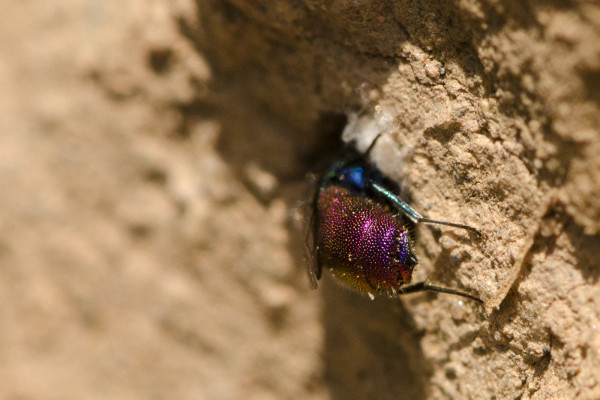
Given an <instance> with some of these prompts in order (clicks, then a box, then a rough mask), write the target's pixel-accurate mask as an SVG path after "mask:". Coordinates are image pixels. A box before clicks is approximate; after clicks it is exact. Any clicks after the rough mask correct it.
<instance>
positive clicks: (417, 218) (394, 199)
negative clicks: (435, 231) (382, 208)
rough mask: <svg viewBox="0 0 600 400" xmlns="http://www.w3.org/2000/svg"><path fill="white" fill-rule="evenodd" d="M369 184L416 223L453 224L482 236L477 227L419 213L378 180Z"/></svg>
mask: <svg viewBox="0 0 600 400" xmlns="http://www.w3.org/2000/svg"><path fill="white" fill-rule="evenodd" d="M368 185H369V187H370V188H371V189H373V190H374V191H375V192H376V193H378V194H379V195H380V196H382V197H384V198H385V199H387V200H389V201H390V202H391V203H392V204H394V205H395V206H396V207H397V208H398V209H399V210H400V211H401V212H402V213H403V214H404V215H406V216H407V217H408V219H410V220H411V221H412V222H414V223H415V224H425V225H446V226H452V227H454V228H460V229H466V230H468V231H471V232H473V233H475V234H477V235H478V236H481V233H479V231H478V230H477V229H475V228H473V227H471V226H468V225H463V224H457V223H454V222H448V221H438V220H436V219H430V218H425V217H423V216H422V215H421V214H419V213H418V212H417V211H416V210H415V209H414V208H412V207H411V206H409V205H408V204H406V203H405V202H404V201H402V200H401V199H400V198H399V197H398V196H396V195H395V194H394V193H392V192H391V191H390V190H388V189H386V188H385V187H383V186H382V185H380V184H378V183H376V182H369V184H368Z"/></svg>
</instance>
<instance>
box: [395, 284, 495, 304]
mask: <svg viewBox="0 0 600 400" xmlns="http://www.w3.org/2000/svg"><path fill="white" fill-rule="evenodd" d="M425 291H428V292H438V293H449V294H455V295H457V296H461V297H466V298H468V299H471V300H475V301H477V302H479V303H483V301H482V300H481V299H480V298H479V297H476V296H474V295H472V294H470V293H467V292H463V291H461V290H456V289H450V288H447V287H443V286H437V285H431V284H429V283H427V282H418V283H413V284H412V285H406V286H402V287H401V288H400V289H397V290H396V292H397V293H398V294H399V295H401V294H408V293H416V292H425Z"/></svg>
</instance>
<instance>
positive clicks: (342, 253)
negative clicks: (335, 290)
mask: <svg viewBox="0 0 600 400" xmlns="http://www.w3.org/2000/svg"><path fill="white" fill-rule="evenodd" d="M380 137H381V134H380V135H378V136H377V137H376V138H375V140H374V141H373V142H372V143H371V145H370V146H369V148H368V149H367V151H366V152H365V153H364V154H360V153H359V152H358V151H357V150H355V149H354V147H353V146H348V148H347V150H346V151H347V153H348V154H347V155H346V156H345V157H344V158H343V159H342V161H338V162H336V163H335V164H334V165H332V166H331V168H330V169H329V170H328V172H327V173H325V174H324V175H323V176H322V178H321V181H320V183H319V187H318V189H317V190H316V192H315V196H314V199H313V204H312V217H311V222H310V224H311V226H310V227H309V229H310V230H311V231H312V241H313V243H312V246H309V253H310V258H311V260H312V262H311V263H309V266H308V276H309V280H310V284H311V287H312V288H316V287H317V282H318V280H319V279H320V278H321V273H322V270H323V269H328V270H329V271H330V272H331V273H332V275H333V276H334V277H335V278H336V279H337V280H338V281H340V282H341V283H343V284H345V285H347V286H349V287H350V288H353V289H355V290H358V291H359V292H363V293H367V294H368V295H369V297H370V298H371V299H374V294H375V293H383V294H388V295H391V296H395V295H402V294H407V293H415V292H421V291H432V292H440V293H450V294H454V295H458V296H462V297H466V298H469V299H472V300H476V301H478V302H481V300H480V299H479V298H478V297H476V296H474V295H472V294H469V293H467V292H463V291H460V290H457V289H451V288H447V287H443V286H438V285H434V284H430V283H427V282H426V281H424V282H418V283H413V284H411V277H412V272H413V269H414V268H415V266H416V265H417V263H418V261H417V258H416V257H415V255H414V252H413V242H414V236H413V235H412V233H411V228H412V227H413V226H415V225H417V224H435V225H446V226H450V227H454V228H460V229H465V230H468V231H470V232H473V233H475V234H476V235H480V234H479V232H478V231H477V230H476V229H475V228H472V227H470V226H467V225H463V224H457V223H453V222H447V221H438V220H433V219H429V218H425V217H423V216H421V214H419V213H418V212H417V211H415V210H414V209H413V208H412V207H410V206H409V205H408V204H407V203H405V202H404V201H402V200H401V199H400V198H399V197H398V196H397V195H396V194H395V193H397V192H398V186H397V185H396V184H395V183H394V182H392V181H391V180H390V179H388V178H387V177H386V176H384V175H383V173H382V172H381V171H380V170H379V169H378V168H377V167H375V166H374V165H373V164H372V163H370V162H369V161H368V160H367V158H368V156H369V153H370V152H371V150H372V149H373V147H374V146H375V143H376V142H377V140H378V139H379V138H380ZM405 218H406V219H407V220H408V221H406V219H405Z"/></svg>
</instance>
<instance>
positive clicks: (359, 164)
mask: <svg viewBox="0 0 600 400" xmlns="http://www.w3.org/2000/svg"><path fill="white" fill-rule="evenodd" d="M369 182H376V183H379V184H383V182H384V176H383V174H382V173H381V171H380V170H379V169H377V168H376V167H374V166H373V165H371V164H370V163H368V162H367V161H364V160H360V159H359V160H355V161H352V162H347V161H337V162H336V163H334V164H333V165H332V166H331V168H330V169H329V171H328V172H327V173H326V174H325V175H323V177H322V179H321V185H320V188H321V190H322V189H325V188H327V187H329V186H340V187H343V188H345V189H348V190H350V191H351V192H352V193H354V194H356V195H366V194H367V191H368V186H367V185H368V184H369Z"/></svg>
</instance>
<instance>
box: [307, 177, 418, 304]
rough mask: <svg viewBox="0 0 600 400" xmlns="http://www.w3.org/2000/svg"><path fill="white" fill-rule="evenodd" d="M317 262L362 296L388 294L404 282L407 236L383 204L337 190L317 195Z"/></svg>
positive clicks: (408, 275) (408, 270) (332, 188)
mask: <svg viewBox="0 0 600 400" xmlns="http://www.w3.org/2000/svg"><path fill="white" fill-rule="evenodd" d="M317 212H318V224H319V225H318V230H317V232H318V233H317V246H318V247H317V249H318V250H317V257H318V262H319V264H320V265H322V266H323V267H324V268H328V269H329V270H330V271H331V272H332V274H333V275H334V276H335V277H336V278H338V279H339V280H341V281H342V282H344V283H345V284H347V285H349V286H351V287H353V288H355V289H358V290H360V291H363V292H369V293H373V292H378V291H389V292H392V291H394V290H395V289H398V288H399V287H400V286H402V285H403V284H406V283H409V282H410V278H411V274H412V268H413V265H409V263H408V262H407V259H408V258H409V256H410V254H411V250H410V247H409V243H408V231H407V229H406V227H405V226H404V224H403V223H402V220H401V219H400V218H399V217H396V216H394V215H393V214H392V213H390V212H389V210H387V209H386V208H384V207H383V206H382V205H380V204H378V203H376V202H374V201H372V200H370V199H368V198H365V197H360V196H356V195H354V194H352V193H351V192H350V191H349V190H347V189H345V188H343V187H340V186H329V187H327V188H325V189H323V190H322V191H321V192H320V193H319V198H318V203H317Z"/></svg>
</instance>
